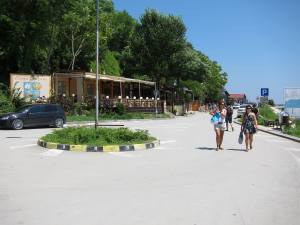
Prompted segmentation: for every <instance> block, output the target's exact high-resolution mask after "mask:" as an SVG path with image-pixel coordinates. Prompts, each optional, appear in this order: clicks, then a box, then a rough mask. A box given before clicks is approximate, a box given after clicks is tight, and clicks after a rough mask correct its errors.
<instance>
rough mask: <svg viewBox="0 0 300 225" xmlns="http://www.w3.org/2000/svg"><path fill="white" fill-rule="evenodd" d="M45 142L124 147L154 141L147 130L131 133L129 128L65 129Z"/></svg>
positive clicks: (46, 137)
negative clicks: (124, 145)
mask: <svg viewBox="0 0 300 225" xmlns="http://www.w3.org/2000/svg"><path fill="white" fill-rule="evenodd" d="M42 139H43V140H44V141H47V142H55V143H63V144H75V145H77V144H84V145H96V146H104V145H122V144H139V143H144V142H150V141H154V140H155V138H154V137H151V136H150V135H149V134H148V132H147V131H145V130H137V131H131V130H129V129H128V128H118V129H113V128H98V129H96V130H95V129H93V128H83V127H80V128H64V129H61V130H55V131H54V132H53V133H51V134H47V135H46V136H44V137H42Z"/></svg>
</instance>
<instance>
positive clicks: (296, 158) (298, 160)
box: [289, 152, 300, 165]
mask: <svg viewBox="0 0 300 225" xmlns="http://www.w3.org/2000/svg"><path fill="white" fill-rule="evenodd" d="M289 153H290V154H291V155H292V156H293V158H294V159H295V160H296V161H297V162H298V163H299V165H300V158H299V157H298V156H296V155H295V154H294V153H292V152H289Z"/></svg>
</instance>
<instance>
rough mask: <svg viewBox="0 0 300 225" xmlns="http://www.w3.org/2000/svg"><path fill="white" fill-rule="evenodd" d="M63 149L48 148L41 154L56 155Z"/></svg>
mask: <svg viewBox="0 0 300 225" xmlns="http://www.w3.org/2000/svg"><path fill="white" fill-rule="evenodd" d="M63 152H64V150H57V149H50V150H48V151H46V152H44V153H42V154H41V155H42V156H51V157H56V156H59V155H60V154H62V153H63Z"/></svg>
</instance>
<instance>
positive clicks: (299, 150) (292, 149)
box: [285, 148, 300, 152]
mask: <svg viewBox="0 0 300 225" xmlns="http://www.w3.org/2000/svg"><path fill="white" fill-rule="evenodd" d="M285 149H286V150H289V151H295V152H300V148H285Z"/></svg>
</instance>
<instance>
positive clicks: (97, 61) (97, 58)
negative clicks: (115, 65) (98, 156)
mask: <svg viewBox="0 0 300 225" xmlns="http://www.w3.org/2000/svg"><path fill="white" fill-rule="evenodd" d="M96 24H97V26H96V27H97V28H96V33H97V35H96V118H95V129H97V126H98V122H99V121H98V119H99V89H98V80H99V74H98V70H99V0H97V18H96Z"/></svg>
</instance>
